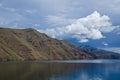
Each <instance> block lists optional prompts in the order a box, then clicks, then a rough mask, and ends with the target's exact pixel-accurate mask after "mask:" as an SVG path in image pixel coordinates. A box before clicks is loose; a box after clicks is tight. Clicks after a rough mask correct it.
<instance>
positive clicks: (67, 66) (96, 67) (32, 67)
mask: <svg viewBox="0 0 120 80" xmlns="http://www.w3.org/2000/svg"><path fill="white" fill-rule="evenodd" d="M0 80H120V60H77V61H76V60H72V61H70V60H69V61H46V62H37V61H36V62H8V63H0Z"/></svg>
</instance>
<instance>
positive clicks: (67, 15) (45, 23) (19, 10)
mask: <svg viewBox="0 0 120 80" xmlns="http://www.w3.org/2000/svg"><path fill="white" fill-rule="evenodd" d="M0 26H1V27H9V28H34V29H37V30H38V31H40V32H42V33H46V34H47V35H49V36H51V37H53V38H57V39H65V40H68V41H70V42H73V43H75V44H77V45H81V44H82V45H84V44H85V45H91V46H94V47H120V0H113V1H111V0H0Z"/></svg>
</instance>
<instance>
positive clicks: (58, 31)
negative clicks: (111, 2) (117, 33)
mask: <svg viewBox="0 0 120 80" xmlns="http://www.w3.org/2000/svg"><path fill="white" fill-rule="evenodd" d="M49 18H50V19H51V22H53V21H54V22H55V23H54V24H62V23H63V26H62V25H61V27H60V26H59V27H52V28H47V29H45V30H40V31H41V32H43V33H46V34H48V35H49V36H51V37H53V38H65V37H70V38H75V39H77V40H78V41H79V42H88V41H89V39H93V40H97V39H101V38H105V36H104V35H103V33H108V32H111V31H113V30H114V29H115V28H116V26H112V24H111V22H110V21H109V20H110V18H109V17H108V16H106V15H100V13H99V12H97V11H94V12H93V13H92V14H90V15H88V16H86V17H83V18H79V19H73V20H67V19H63V18H60V17H55V16H53V17H52V16H50V17H49ZM50 19H49V21H50ZM65 23H66V24H68V23H69V24H68V25H65V26H64V24H65Z"/></svg>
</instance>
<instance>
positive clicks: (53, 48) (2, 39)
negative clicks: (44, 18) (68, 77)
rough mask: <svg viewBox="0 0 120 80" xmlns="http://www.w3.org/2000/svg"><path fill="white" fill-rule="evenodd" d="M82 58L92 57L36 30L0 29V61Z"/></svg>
mask: <svg viewBox="0 0 120 80" xmlns="http://www.w3.org/2000/svg"><path fill="white" fill-rule="evenodd" d="M83 58H86V59H87V58H88V59H90V58H92V56H90V55H88V54H86V53H85V52H83V51H77V49H76V47H75V46H74V45H71V44H69V43H67V42H65V41H59V40H56V39H52V38H50V37H48V36H47V35H45V34H41V33H39V32H37V31H36V30H33V29H5V28H0V61H11V60H49V59H83Z"/></svg>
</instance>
